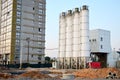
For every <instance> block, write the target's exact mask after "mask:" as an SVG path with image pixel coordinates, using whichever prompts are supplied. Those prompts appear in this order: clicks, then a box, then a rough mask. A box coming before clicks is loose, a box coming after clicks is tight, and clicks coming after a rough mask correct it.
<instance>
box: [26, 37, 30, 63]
mask: <svg viewBox="0 0 120 80" xmlns="http://www.w3.org/2000/svg"><path fill="white" fill-rule="evenodd" d="M26 41H27V42H28V54H27V63H28V64H29V47H30V46H29V43H30V38H29V37H28V38H26Z"/></svg>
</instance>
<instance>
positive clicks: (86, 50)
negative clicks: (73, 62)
mask: <svg viewBox="0 0 120 80" xmlns="http://www.w3.org/2000/svg"><path fill="white" fill-rule="evenodd" d="M81 15H82V17H81V19H82V20H81V57H82V61H83V63H84V67H86V66H85V64H86V60H87V59H88V58H89V57H90V47H89V10H88V7H87V6H85V5H84V6H83V7H82V10H81Z"/></svg>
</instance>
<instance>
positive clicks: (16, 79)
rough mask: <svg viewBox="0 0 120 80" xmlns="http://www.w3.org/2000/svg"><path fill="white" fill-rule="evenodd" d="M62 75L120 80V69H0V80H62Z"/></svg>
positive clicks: (100, 79)
mask: <svg viewBox="0 0 120 80" xmlns="http://www.w3.org/2000/svg"><path fill="white" fill-rule="evenodd" d="M63 74H72V75H74V77H75V78H74V80H86V79H88V80H95V79H96V80H97V79H99V80H105V79H109V80H110V79H113V80H120V69H117V68H100V69H92V68H89V69H52V68H25V69H15V68H10V69H2V68H1V69H0V80H63Z"/></svg>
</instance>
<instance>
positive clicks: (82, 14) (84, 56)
mask: <svg viewBox="0 0 120 80" xmlns="http://www.w3.org/2000/svg"><path fill="white" fill-rule="evenodd" d="M89 57H90V46H89V10H88V6H86V5H84V6H82V8H75V9H74V10H68V12H62V13H61V14H60V18H59V68H63V69H68V68H77V69H79V68H81V67H86V62H87V61H88V60H89Z"/></svg>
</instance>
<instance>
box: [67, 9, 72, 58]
mask: <svg viewBox="0 0 120 80" xmlns="http://www.w3.org/2000/svg"><path fill="white" fill-rule="evenodd" d="M66 24H67V26H66V57H72V10H68V12H67V16H66Z"/></svg>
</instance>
